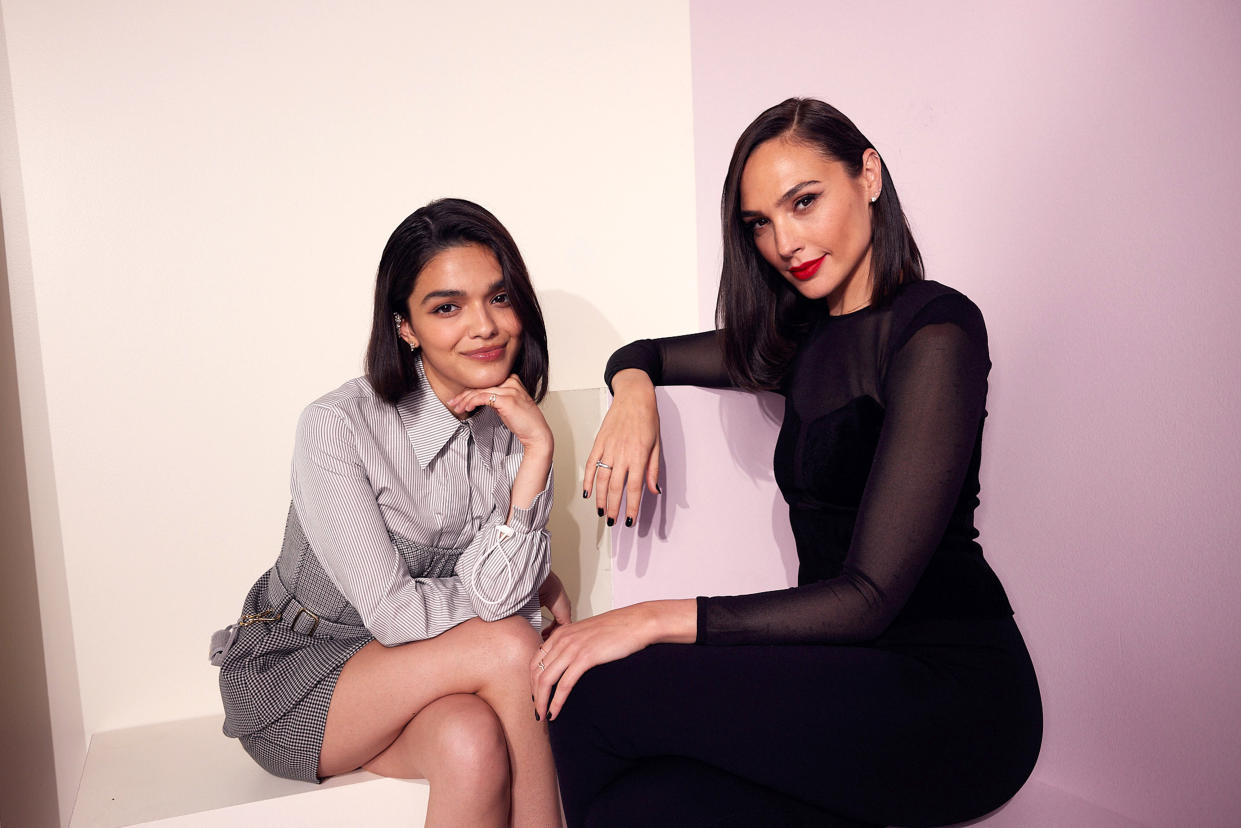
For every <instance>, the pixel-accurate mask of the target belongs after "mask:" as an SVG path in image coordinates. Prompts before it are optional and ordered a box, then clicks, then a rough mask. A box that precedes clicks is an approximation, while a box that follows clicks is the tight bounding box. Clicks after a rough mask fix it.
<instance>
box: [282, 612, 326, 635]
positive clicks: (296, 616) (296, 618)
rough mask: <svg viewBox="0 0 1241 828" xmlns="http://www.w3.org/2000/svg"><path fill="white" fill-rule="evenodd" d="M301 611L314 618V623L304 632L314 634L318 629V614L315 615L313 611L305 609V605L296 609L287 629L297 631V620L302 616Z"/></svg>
mask: <svg viewBox="0 0 1241 828" xmlns="http://www.w3.org/2000/svg"><path fill="white" fill-rule="evenodd" d="M302 613H306V614H307V615H309V616H310V617H311V618H313V619H315V623H314V624H312V625H311V627H310V632H308V633H306V635H314V634H315V630H317V629H319V616H317V615H315V614H314V613H313V612H311V611H310V610H308V609H306V608H305V607H302V608H301V609H299V610H298V611H297V615H295V616H293V622H292V623H291V624H289V629H291V630H293V632H297V622H298V620H299V619H300V618H301V617H302Z"/></svg>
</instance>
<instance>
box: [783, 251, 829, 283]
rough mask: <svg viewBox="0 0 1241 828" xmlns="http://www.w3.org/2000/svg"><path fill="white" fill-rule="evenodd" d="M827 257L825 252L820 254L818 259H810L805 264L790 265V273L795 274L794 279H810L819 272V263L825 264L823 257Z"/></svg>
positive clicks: (802, 280)
mask: <svg viewBox="0 0 1241 828" xmlns="http://www.w3.org/2000/svg"><path fill="white" fill-rule="evenodd" d="M826 257H827V254H826V253H824V254H823V255H822V256H820V257H819V258H817V259H811V260H810V261H808V262H805V263H804V264H799V265H798V266H797V267H790V268H789V273H792V274H793V278H794V279H797V280H798V281H801V282H804V281H806V280H807V279H809V278H810V277H811V276H814V274H816V273H818V272H819V265H821V264H823V259H825V258H826Z"/></svg>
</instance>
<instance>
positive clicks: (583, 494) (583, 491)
mask: <svg viewBox="0 0 1241 828" xmlns="http://www.w3.org/2000/svg"><path fill="white" fill-rule="evenodd" d="M582 497H590V495H588V494H586V490H585V489H582Z"/></svg>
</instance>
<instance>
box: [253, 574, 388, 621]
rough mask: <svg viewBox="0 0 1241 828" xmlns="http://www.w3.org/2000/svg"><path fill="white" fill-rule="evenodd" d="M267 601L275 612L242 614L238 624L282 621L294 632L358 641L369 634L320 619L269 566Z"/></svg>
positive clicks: (271, 610)
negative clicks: (355, 639) (356, 639)
mask: <svg viewBox="0 0 1241 828" xmlns="http://www.w3.org/2000/svg"><path fill="white" fill-rule="evenodd" d="M267 598H268V600H270V601H271V605H272V607H274V609H270V610H267V611H266V612H258V613H250V614H247V615H244V616H242V618H241V620H240V621H238V622H237V625H238V626H241V627H244V626H247V625H249V624H255V623H259V622H263V623H276V622H279V621H285V622H286V623H287V624H288V625H289V629H291V630H293V632H296V633H301V634H302V635H311V636H317V637H320V638H361V637H363V636H369V635H370V632H369V631H368V630H367V629H366V627H363V626H362V625H360V624H341V623H339V622H337V621H329V620H327V619H326V618H320V617H319V616H318V615H317V614H316V613H314V612H312V611H311V610H310V609H309V608H308V607H306V606H305V605H304V604H303V603H302V602H301V601H299V600H297V596H296V595H294V594H293V593H292V592H290V591H289V590H288V589H287V588H286V587H285V585H284V582H283V581H281V580H280V573H279V572H278V571H277V570H276V568H275V567H272V569H271V576H270V577H269V578H268V579H267Z"/></svg>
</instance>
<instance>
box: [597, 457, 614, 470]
mask: <svg viewBox="0 0 1241 828" xmlns="http://www.w3.org/2000/svg"><path fill="white" fill-rule="evenodd" d="M595 468H596V469H607V470H608V471H611V470H612V467H611V466H609V465H608V464H607V463H605V462H603V461H602V460H596V461H595Z"/></svg>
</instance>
